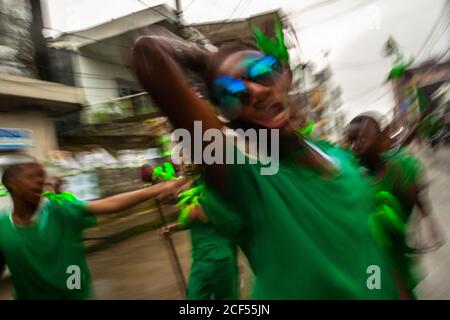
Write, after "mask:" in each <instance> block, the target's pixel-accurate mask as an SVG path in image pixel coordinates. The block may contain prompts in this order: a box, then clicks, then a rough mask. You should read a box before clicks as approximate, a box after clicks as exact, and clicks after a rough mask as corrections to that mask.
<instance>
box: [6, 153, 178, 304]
mask: <svg viewBox="0 0 450 320" xmlns="http://www.w3.org/2000/svg"><path fill="white" fill-rule="evenodd" d="M45 175H46V174H45V171H44V168H43V167H42V165H40V164H39V163H37V162H26V163H20V164H14V165H12V166H10V167H8V168H6V169H5V171H4V174H3V177H2V182H3V184H4V185H5V186H6V188H7V189H8V191H9V192H10V194H11V197H12V199H13V203H14V210H13V212H10V213H9V214H4V215H1V216H0V275H1V273H2V271H3V269H4V266H5V265H7V266H8V269H9V271H10V273H11V279H12V283H13V290H14V292H13V294H14V297H15V298H16V299H26V300H31V299H90V298H92V296H93V295H92V285H91V277H90V272H89V268H88V264H87V261H86V254H85V250H84V245H83V243H82V231H83V230H84V229H85V228H87V227H89V226H92V225H93V224H94V223H95V215H97V214H103V213H113V212H119V211H122V210H125V209H127V208H130V207H132V206H134V205H137V204H139V203H141V202H144V201H146V200H149V199H151V198H154V197H156V196H163V195H167V194H170V193H176V192H177V191H178V189H179V188H180V187H181V186H182V185H183V184H185V183H186V182H187V180H186V179H179V180H176V181H170V182H164V183H160V184H158V185H156V186H151V187H148V188H144V189H141V190H137V191H132V192H127V193H123V194H119V195H115V196H112V197H109V198H105V199H101V200H95V201H90V202H84V201H79V200H78V199H76V198H75V197H73V196H72V195H71V194H65V193H60V194H54V193H52V194H49V195H47V197H42V191H43V188H44V182H45Z"/></svg>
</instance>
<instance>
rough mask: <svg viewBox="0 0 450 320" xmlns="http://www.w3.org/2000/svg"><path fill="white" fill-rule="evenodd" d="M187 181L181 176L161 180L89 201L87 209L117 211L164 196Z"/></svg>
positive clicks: (173, 191) (97, 211) (101, 212)
mask: <svg viewBox="0 0 450 320" xmlns="http://www.w3.org/2000/svg"><path fill="white" fill-rule="evenodd" d="M188 181H189V180H188V179H185V178H181V179H177V180H173V181H169V182H161V183H158V184H156V185H153V186H150V187H147V188H144V189H141V190H137V191H131V192H126V193H122V194H118V195H115V196H112V197H108V198H105V199H101V200H96V201H91V202H89V203H88V211H89V212H90V213H92V214H105V213H115V212H119V211H122V210H125V209H128V208H131V207H133V206H135V205H137V204H139V203H141V202H144V201H146V200H149V199H152V198H156V197H164V196H167V195H169V194H170V193H175V192H177V190H178V189H180V188H181V187H182V186H183V185H184V184H186V183H187V182H188Z"/></svg>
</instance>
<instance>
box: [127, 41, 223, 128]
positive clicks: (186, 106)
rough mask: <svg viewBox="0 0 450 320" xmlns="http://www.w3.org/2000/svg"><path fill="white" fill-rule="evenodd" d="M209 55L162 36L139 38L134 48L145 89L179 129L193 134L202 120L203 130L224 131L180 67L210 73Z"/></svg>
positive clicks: (137, 71) (135, 61)
mask: <svg viewBox="0 0 450 320" xmlns="http://www.w3.org/2000/svg"><path fill="white" fill-rule="evenodd" d="M209 55H210V54H209V53H208V51H206V50H203V49H201V48H199V47H198V46H196V45H193V44H190V43H188V42H186V41H183V40H177V39H173V38H168V37H161V36H145V37H140V38H139V39H138V40H137V41H136V43H135V46H134V48H133V67H134V69H135V72H136V75H137V77H138V79H139V81H140V82H141V84H142V86H143V87H144V88H145V89H146V90H147V91H148V92H149V94H150V96H151V97H152V98H153V100H154V101H155V102H156V103H157V105H158V106H159V107H160V108H161V109H162V111H163V112H164V113H166V114H167V116H168V117H169V119H170V121H171V122H172V124H173V125H174V126H175V127H176V128H185V129H187V130H189V132H191V134H193V128H194V121H202V128H203V131H205V130H207V129H209V128H221V123H220V121H219V120H218V119H217V117H216V116H215V114H214V112H213V110H212V109H211V107H210V106H209V105H208V104H207V103H206V102H205V101H203V100H202V99H200V98H199V97H197V95H196V94H195V92H194V91H193V90H192V89H191V88H190V87H189V85H188V83H187V82H186V80H185V79H184V76H183V73H182V72H181V70H180V68H179V66H180V67H182V68H188V69H190V70H192V71H195V72H197V73H198V74H202V73H204V72H207V71H206V61H207V60H208V59H209ZM203 75H204V74H203Z"/></svg>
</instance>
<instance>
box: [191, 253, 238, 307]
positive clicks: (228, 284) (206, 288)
mask: <svg viewBox="0 0 450 320" xmlns="http://www.w3.org/2000/svg"><path fill="white" fill-rule="evenodd" d="M187 291H188V292H187V298H188V300H236V299H238V298H239V268H238V266H237V262H236V259H233V258H229V259H221V260H217V261H195V260H194V262H193V263H192V268H191V272H190V274H189V284H188V289H187Z"/></svg>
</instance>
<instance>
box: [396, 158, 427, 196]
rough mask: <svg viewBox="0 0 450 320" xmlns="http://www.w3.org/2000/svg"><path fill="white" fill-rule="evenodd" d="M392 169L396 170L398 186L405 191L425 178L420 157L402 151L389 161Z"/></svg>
mask: <svg viewBox="0 0 450 320" xmlns="http://www.w3.org/2000/svg"><path fill="white" fill-rule="evenodd" d="M389 162H390V163H389V166H390V167H391V170H393V171H394V172H395V176H394V177H395V179H396V185H397V188H398V189H399V190H400V191H404V190H406V189H408V188H410V187H411V186H413V185H415V184H420V183H421V181H422V180H423V178H424V168H423V165H422V163H421V162H420V160H419V159H417V158H416V157H415V156H413V155H412V154H408V153H406V152H402V153H400V154H398V155H397V156H396V157H394V158H392V159H391V160H390V161H389Z"/></svg>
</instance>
